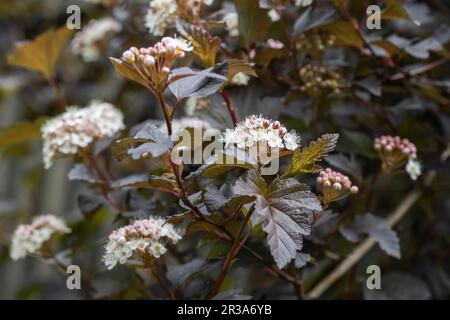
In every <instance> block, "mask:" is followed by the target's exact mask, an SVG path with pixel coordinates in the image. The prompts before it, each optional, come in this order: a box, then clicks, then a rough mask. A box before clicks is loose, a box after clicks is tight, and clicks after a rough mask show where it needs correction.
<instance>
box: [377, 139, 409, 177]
mask: <svg viewBox="0 0 450 320" xmlns="http://www.w3.org/2000/svg"><path fill="white" fill-rule="evenodd" d="M373 148H374V149H375V150H376V151H377V152H378V154H379V156H380V158H381V160H382V168H383V171H384V172H389V171H392V170H393V169H396V168H398V167H400V166H403V165H404V164H405V163H406V162H407V161H408V160H415V159H416V158H417V148H416V146H415V144H414V143H412V142H411V141H409V140H408V139H402V138H400V137H399V136H395V137H392V136H381V137H378V138H375V139H374V144H373Z"/></svg>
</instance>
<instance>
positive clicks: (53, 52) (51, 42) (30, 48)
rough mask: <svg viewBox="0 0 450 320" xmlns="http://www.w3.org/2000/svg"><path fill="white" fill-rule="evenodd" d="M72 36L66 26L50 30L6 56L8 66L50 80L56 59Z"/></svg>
mask: <svg viewBox="0 0 450 320" xmlns="http://www.w3.org/2000/svg"><path fill="white" fill-rule="evenodd" d="M71 35H72V30H69V29H68V28H67V27H66V26H62V27H60V28H58V29H56V30H55V29H54V28H51V29H49V30H47V31H45V32H44V33H42V34H40V35H39V36H37V37H36V38H35V39H34V40H32V41H29V42H25V43H21V44H18V45H17V47H16V49H15V51H14V52H12V53H11V54H9V55H8V58H7V62H8V64H10V65H15V66H20V67H24V68H27V69H30V70H33V71H37V72H39V73H41V74H42V75H43V76H44V77H46V78H48V79H50V78H52V77H53V76H54V73H55V64H56V61H57V60H58V57H59V55H60V53H61V51H62V49H63V47H64V44H65V43H66V42H67V40H68V39H69V37H70V36H71Z"/></svg>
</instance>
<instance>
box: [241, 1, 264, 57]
mask: <svg viewBox="0 0 450 320" xmlns="http://www.w3.org/2000/svg"><path fill="white" fill-rule="evenodd" d="M258 2H259V1H256V0H255V1H248V0H234V4H235V6H236V10H237V13H238V15H239V37H240V40H241V41H242V44H243V46H244V47H245V48H246V49H250V46H251V44H252V43H253V42H255V41H258V40H261V39H263V37H264V36H266V34H267V30H268V29H269V27H270V25H271V21H270V18H269V16H268V15H267V10H263V9H261V8H260V7H259V5H258Z"/></svg>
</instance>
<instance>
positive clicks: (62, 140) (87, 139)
mask: <svg viewBox="0 0 450 320" xmlns="http://www.w3.org/2000/svg"><path fill="white" fill-rule="evenodd" d="M124 127H125V125H124V123H123V115H122V113H121V112H120V110H118V109H117V108H115V107H114V106H113V105H112V104H110V103H107V102H101V101H92V102H91V103H90V105H89V106H87V107H86V108H81V109H80V108H77V107H69V108H68V110H67V111H66V112H64V113H63V114H61V115H59V116H57V117H55V118H52V119H50V120H48V121H47V122H46V123H45V124H44V125H43V126H42V128H41V134H42V139H43V149H42V152H43V156H44V165H45V168H46V169H48V168H50V167H51V165H52V163H53V160H54V158H55V157H56V156H67V155H76V154H77V153H79V152H80V151H82V150H84V149H85V148H86V147H88V146H89V145H90V144H91V143H92V142H94V141H95V140H96V139H101V138H106V137H112V136H113V135H114V134H116V133H117V132H118V131H120V130H122V129H123V128H124Z"/></svg>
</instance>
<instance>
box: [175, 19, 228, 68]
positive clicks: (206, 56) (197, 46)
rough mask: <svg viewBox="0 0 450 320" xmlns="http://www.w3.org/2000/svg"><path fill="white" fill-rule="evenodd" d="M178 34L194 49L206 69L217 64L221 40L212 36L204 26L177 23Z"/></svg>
mask: <svg viewBox="0 0 450 320" xmlns="http://www.w3.org/2000/svg"><path fill="white" fill-rule="evenodd" d="M176 27H177V30H178V32H179V33H180V34H181V35H182V36H183V37H184V38H186V39H187V40H189V41H190V42H191V44H192V46H193V47H194V54H195V55H197V57H199V58H200V60H202V62H203V64H204V66H205V67H212V66H213V65H214V64H215V63H216V56H217V52H218V51H219V48H220V38H219V37H217V36H213V35H211V34H210V33H209V32H208V30H206V29H204V28H203V27H202V26H197V25H193V24H188V23H184V24H181V23H180V22H179V21H177V23H176Z"/></svg>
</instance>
